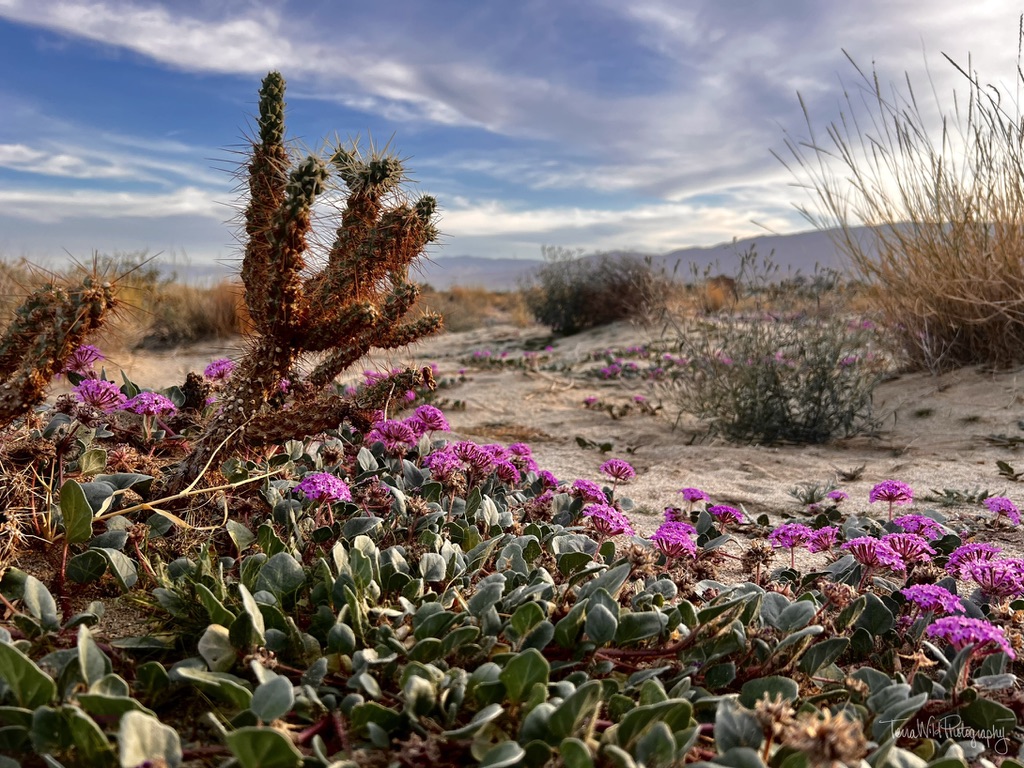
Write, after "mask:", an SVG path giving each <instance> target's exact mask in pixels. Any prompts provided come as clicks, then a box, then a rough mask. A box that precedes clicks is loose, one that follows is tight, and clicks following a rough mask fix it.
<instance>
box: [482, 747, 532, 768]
mask: <svg viewBox="0 0 1024 768" xmlns="http://www.w3.org/2000/svg"><path fill="white" fill-rule="evenodd" d="M525 754H526V750H524V749H523V748H522V747H521V746H519V745H518V744H517V743H516V742H514V741H503V742H501V743H500V744H495V745H494V746H493V747H491V748H490V749H489V750H487V753H486V754H485V755H484V756H483V758H482V759H481V760H480V768H510V767H511V766H514V765H520V764H521V763H522V760H523V755H525Z"/></svg>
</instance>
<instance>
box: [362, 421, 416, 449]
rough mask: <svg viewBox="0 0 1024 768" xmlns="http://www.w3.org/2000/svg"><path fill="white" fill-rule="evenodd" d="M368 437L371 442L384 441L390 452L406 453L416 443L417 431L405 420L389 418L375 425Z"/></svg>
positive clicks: (385, 447)
mask: <svg viewBox="0 0 1024 768" xmlns="http://www.w3.org/2000/svg"><path fill="white" fill-rule="evenodd" d="M366 439H367V440H368V441H369V442H370V443H377V442H380V443H384V449H385V450H386V451H387V452H388V453H405V452H406V451H408V450H409V449H410V448H412V447H413V446H414V445H415V444H416V433H415V432H414V431H413V429H412V427H410V426H409V425H408V424H406V423H405V422H404V421H398V420H396V419H387V420H385V421H381V422H378V423H377V424H376V425H374V427H373V429H372V430H370V433H369V434H368V435H367V436H366Z"/></svg>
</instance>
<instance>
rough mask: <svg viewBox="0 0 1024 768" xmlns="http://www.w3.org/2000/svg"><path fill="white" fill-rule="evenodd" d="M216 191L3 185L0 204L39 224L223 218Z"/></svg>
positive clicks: (4, 208)
mask: <svg viewBox="0 0 1024 768" xmlns="http://www.w3.org/2000/svg"><path fill="white" fill-rule="evenodd" d="M214 198H215V194H213V193H211V192H210V190H206V189H200V188H198V187H182V188H181V189H176V190H174V191H173V192H170V193H166V194H153V193H143V192H104V191H99V190H93V189H88V190H85V189H82V190H63V189H50V190H28V189H3V188H0V208H2V209H3V211H4V214H5V215H6V216H18V217H21V218H23V219H27V220H29V221H33V222H36V223H38V224H51V223H55V222H65V221H69V220H74V219H123V218H129V219H137V218H167V217H173V216H203V217H207V218H214V219H217V220H218V221H223V220H224V219H225V218H226V216H225V213H226V211H225V208H224V207H223V206H221V205H218V204H217V203H216V202H214Z"/></svg>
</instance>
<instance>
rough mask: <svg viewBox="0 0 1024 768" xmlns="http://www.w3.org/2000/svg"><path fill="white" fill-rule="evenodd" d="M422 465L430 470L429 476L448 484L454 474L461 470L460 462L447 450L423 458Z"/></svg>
mask: <svg viewBox="0 0 1024 768" xmlns="http://www.w3.org/2000/svg"><path fill="white" fill-rule="evenodd" d="M423 464H424V466H425V467H426V468H427V469H429V470H430V476H431V477H432V478H433V479H435V480H440V481H441V482H442V483H447V482H449V481H450V480H451V479H452V477H453V476H454V474H455V473H456V472H458V471H459V470H461V469H462V460H461V459H459V457H458V456H456V455H455V454H454V453H452V452H451V451H450V450H449V449H448V448H444V449H442V450H440V451H435V452H434V453H432V454H430V455H429V456H425V457H424V459H423Z"/></svg>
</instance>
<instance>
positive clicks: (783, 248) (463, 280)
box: [161, 228, 867, 291]
mask: <svg viewBox="0 0 1024 768" xmlns="http://www.w3.org/2000/svg"><path fill="white" fill-rule="evenodd" d="M861 230H862V231H863V232H864V233H865V234H866V232H867V230H866V229H864V228H861ZM751 247H754V248H756V249H757V252H758V254H759V255H761V256H769V255H771V258H772V261H773V262H774V263H775V264H777V265H778V266H779V270H780V272H781V273H785V272H787V271H792V272H796V271H800V272H801V273H803V274H811V273H813V272H814V268H815V265H820V266H821V267H831V268H833V269H843V268H844V266H845V264H844V263H843V258H842V256H841V255H840V254H839V252H838V251H837V249H836V246H835V244H834V243H833V242H832V240H831V238H830V237H829V234H828V233H827V232H817V231H814V232H800V233H797V234H795V235H761V236H758V237H748V238H745V239H743V240H736V241H735V242H731V243H721V244H719V245H713V246H709V247H706V248H703V247H691V248H679V249H677V250H675V251H670V252H669V253H664V254H644V253H636V252H629V251H611V252H608V254H607V255H610V256H637V257H641V258H642V257H645V256H649V257H650V259H651V261H652V263H653V265H654V266H655V267H656V268H659V269H660V268H662V267H664V268H665V270H666V272H667V273H669V274H673V273H674V274H675V276H676V278H677V279H679V280H683V281H688V280H690V277H691V274H692V269H696V271H697V274H703V272H704V270H705V268H707V267H709V266H710V272H711V274H725V275H733V274H735V273H736V270H737V269H738V267H739V263H740V257H741V255H742V254H743V253H746V252H747V251H748V250H749V249H750V248H751ZM600 255H601V254H595V255H591V256H588V257H586V258H597V257H600ZM691 264H692V265H694V266H693V268H691ZM543 265H544V261H543V259H488V258H485V257H482V256H441V255H434V256H432V257H431V258H430V259H422V260H421V261H420V262H419V263H418V265H417V266H416V268H415V269H414V270H413V274H412V277H413V279H414V280H416V281H417V282H420V283H424V284H427V285H430V286H432V287H434V288H436V289H438V290H447V289H449V288H451V287H452V286H453V285H462V286H466V287H475V288H485V289H487V290H491V291H509V290H515V289H516V288H518V287H519V286H520V285H521V284H522V283H523V281H524V280H527V279H528V278H529V276H530V275H531V274H532V273H533V272H534V271H536V270H537V269H538V268H540V267H542V266H543ZM237 268H238V264H237V263H227V264H189V263H187V262H186V263H184V264H176V265H175V264H171V265H168V266H163V267H161V269H162V270H163V271H165V272H167V273H171V272H174V273H176V274H177V276H178V277H179V278H180V279H183V280H186V281H188V282H193V283H206V282H216V280H217V279H220V278H223V277H230V276H232V275H233V270H235V269H237Z"/></svg>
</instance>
